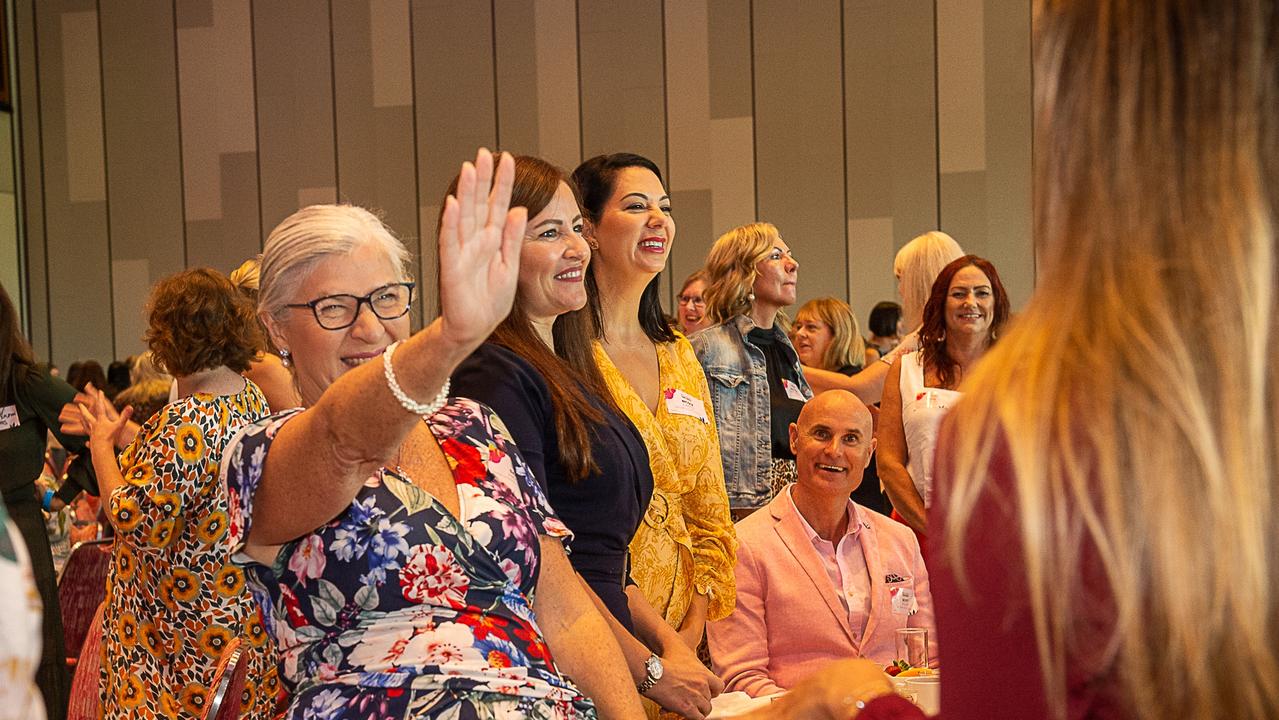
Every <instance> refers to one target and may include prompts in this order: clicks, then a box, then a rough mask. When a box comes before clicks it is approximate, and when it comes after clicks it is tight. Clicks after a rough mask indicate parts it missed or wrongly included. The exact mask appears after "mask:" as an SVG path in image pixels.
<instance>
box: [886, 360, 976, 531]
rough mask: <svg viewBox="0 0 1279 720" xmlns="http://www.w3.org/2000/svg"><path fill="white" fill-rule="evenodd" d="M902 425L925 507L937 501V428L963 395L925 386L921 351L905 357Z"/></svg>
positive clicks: (912, 472) (909, 464)
mask: <svg viewBox="0 0 1279 720" xmlns="http://www.w3.org/2000/svg"><path fill="white" fill-rule="evenodd" d="M898 385H899V387H900V388H901V394H902V428H903V429H904V430H905V431H906V452H907V458H908V459H907V462H906V470H907V471H908V472H910V479H911V480H913V481H914V483H915V490H916V491H918V492H919V496H920V497H921V498H923V499H924V507H929V506H931V505H932V504H933V453H934V452H935V451H936V449H937V429H938V427H940V426H941V419H942V418H943V417H945V416H946V413H947V412H950V409H951V408H952V407H954V405H955V403H956V402H958V401H959V398H960V397H961V396H962V393H960V392H959V391H958V390H946V389H943V388H933V387H925V386H924V355H923V353H922V352H920V351H915V352H913V353H907V354H906V355H903V356H902V374H901V381H900V383H899V384H898Z"/></svg>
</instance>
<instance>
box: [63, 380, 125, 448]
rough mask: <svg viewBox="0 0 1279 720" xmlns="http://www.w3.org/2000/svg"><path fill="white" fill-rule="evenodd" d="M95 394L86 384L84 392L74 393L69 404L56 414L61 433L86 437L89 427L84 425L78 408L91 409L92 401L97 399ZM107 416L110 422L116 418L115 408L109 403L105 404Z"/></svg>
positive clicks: (95, 390) (91, 384) (94, 390)
mask: <svg viewBox="0 0 1279 720" xmlns="http://www.w3.org/2000/svg"><path fill="white" fill-rule="evenodd" d="M97 393H98V389H97V388H95V387H94V386H93V383H86V384H85V386H84V390H81V391H80V392H78V393H76V395H75V398H74V399H72V400H71V402H69V403H67V404H66V405H63V406H62V410H61V411H60V412H59V413H58V423H59V424H60V425H61V426H62V432H64V433H66V434H68V435H84V436H88V434H89V426H88V425H85V423H84V416H83V415H81V414H80V406H81V405H83V406H85V407H87V408H91V407H93V401H94V399H95V398H96V397H97ZM107 415H108V417H110V418H111V419H112V420H114V419H115V418H116V411H115V408H114V407H113V406H112V405H111V404H110V403H107Z"/></svg>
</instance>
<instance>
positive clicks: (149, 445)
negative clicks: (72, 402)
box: [100, 380, 279, 720]
mask: <svg viewBox="0 0 1279 720" xmlns="http://www.w3.org/2000/svg"><path fill="white" fill-rule="evenodd" d="M268 412H269V411H268V409H267V404H266V398H265V397H263V395H262V391H261V390H259V389H258V387H257V386H256V385H254V384H253V383H251V382H249V381H247V380H246V381H245V387H244V389H243V390H242V391H240V392H239V393H236V394H234V395H208V394H203V393H199V394H196V395H192V396H190V397H188V398H185V399H182V400H179V401H176V402H173V403H171V404H169V405H167V406H165V408H164V409H163V410H161V411H160V412H158V413H156V414H155V415H153V416H152V417H151V419H150V420H148V421H147V422H146V424H144V425H143V426H142V428H141V429H140V430H139V431H138V434H137V437H136V438H134V441H133V442H132V443H131V444H130V445H129V446H128V447H127V448H125V449H124V451H123V452H122V453H121V454H120V457H119V463H120V471H121V473H122V474H123V475H124V483H123V484H122V485H120V487H118V488H116V489H115V491H114V492H112V494H111V498H110V504H109V508H110V513H111V517H112V522H113V524H114V525H115V527H116V540H115V544H114V547H113V551H112V552H113V557H112V561H111V568H110V575H109V576H108V579H107V598H106V602H107V605H106V612H105V614H104V615H103V629H104V632H103V642H102V646H103V663H102V678H101V682H100V686H101V689H102V698H103V710H104V715H103V717H105V718H108V719H110V718H121V719H123V718H130V719H136V718H144V719H149V718H184V719H189V720H199V719H200V718H203V717H204V710H205V705H206V703H207V702H208V700H209V685H210V683H211V681H212V679H213V675H214V672H215V671H216V669H217V663H218V660H219V658H220V657H221V655H222V650H223V649H224V648H225V647H226V646H227V644H228V643H230V642H231V640H232V639H233V638H235V637H237V636H238V637H240V638H241V640H242V643H243V645H244V647H246V648H247V649H248V651H249V673H248V678H249V679H248V680H247V681H246V683H245V688H244V693H243V695H242V696H241V697H239V698H234V699H229V700H230V701H231V702H235V703H238V704H239V706H240V708H241V715H240V717H242V718H249V719H250V720H265V719H266V718H269V717H271V715H272V711H273V710H274V708H275V701H276V697H277V695H278V691H279V682H278V677H277V670H276V668H275V653H274V649H273V647H272V646H271V643H270V642H268V638H267V636H266V632H265V629H264V627H263V624H262V618H261V615H260V613H259V611H258V607H257V605H256V604H255V603H254V601H253V598H252V596H250V595H249V593H248V591H247V589H246V587H245V575H244V570H243V569H241V568H240V567H238V566H237V565H235V564H234V563H232V562H231V554H232V548H231V543H230V538H229V534H228V527H227V495H226V491H225V489H224V488H223V486H222V483H221V482H220V481H219V474H218V467H219V465H220V464H221V461H222V455H223V448H224V446H225V445H226V443H227V441H228V440H229V439H230V438H231V436H232V435H233V434H234V433H235V432H236V431H237V430H238V429H239V428H240V427H241V426H243V425H245V424H247V423H251V422H255V421H257V420H259V419H261V418H263V417H265V416H266V415H267V413H268Z"/></svg>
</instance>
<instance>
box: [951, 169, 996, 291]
mask: <svg viewBox="0 0 1279 720" xmlns="http://www.w3.org/2000/svg"><path fill="white" fill-rule="evenodd" d="M987 217H988V216H987V212H986V172H985V171H984V170H979V171H976V172H962V173H942V174H941V223H942V224H941V229H942V230H944V231H946V232H947V233H949V234H950V235H951V237H953V238H955V240H957V241H958V242H959V245H960V247H962V248H963V249H964V252H967V253H972V254H974V255H981V256H982V257H985V258H987V259H988V260H990V261H991V262H993V263H995V266H996V267H1000V266H1001V265H1002V264H1003V258H1001V257H992V256H991V254H990V250H991V247H990V242H989V238H988V235H989V227H988V225H987V222H988V221H987ZM1001 269H1002V268H1001Z"/></svg>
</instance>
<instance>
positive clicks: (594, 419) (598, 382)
mask: <svg viewBox="0 0 1279 720" xmlns="http://www.w3.org/2000/svg"><path fill="white" fill-rule="evenodd" d="M457 183H458V178H456V177H454V178H453V182H452V183H451V184H450V185H449V189H448V193H447V194H448V195H454V194H456V193H457ZM560 183H564V184H565V185H567V186H568V188H569V190H571V191H572V193H573V197H574V199H576V200H577V201H578V206H579V207H580V206H581V197H580V195H579V194H578V190H577V187H576V186H575V185H574V183H573V179H572V178H570V177H569V176H568V173H566V172H565V171H564V170H562V169H560V168H558V167H556V166H554V165H552V164H551V163H548V162H546V161H545V160H543V159H541V158H538V157H532V156H528V155H516V156H515V183H514V186H513V187H512V188H511V207H523V208H525V209H527V210H528V217H529V219H530V220H531V219H533V218H534V217H535V216H537V214H538V213H540V212H542V211H543V210H545V209H546V206H547V205H549V204H550V203H551V200H552V199H553V198H554V197H555V193H556V192H557V191H558V190H559V187H560ZM441 207H443V203H441ZM588 267H589V266H588ZM588 278H589V275H588ZM595 328H596V322H595V320H594V316H593V315H592V314H591V313H590V312H589V311H588V309H587V308H583V309H581V310H576V311H574V312H569V313H565V314H563V315H560V316H559V317H558V318H556V319H555V324H554V325H553V326H552V329H551V334H552V337H553V340H554V343H555V347H553V348H548V347H547V346H546V343H545V342H543V341H542V338H541V336H539V335H538V334H537V331H536V330H534V329H533V323H532V322H531V321H530V320H529V317H528V315H527V314H526V313H525V311H524V298H522V297H520V295H519V293H518V292H517V293H516V295H515V303H514V304H513V305H512V306H511V312H510V313H509V314H507V316H506V318H505V319H504V320H502V322H501V323H500V324H498V326H497V328H496V329H494V330H493V334H492V335H490V336H489V341H490V342H492V343H494V344H496V345H501V346H502V347H504V348H506V349H508V350H510V351H511V352H513V353H515V354H516V355H519V356H520V357H522V358H524V360H525V361H526V362H528V363H529V364H530V365H532V366H533V369H535V370H537V372H538V374H539V375H541V376H542V379H543V380H545V381H546V386H547V387H548V388H549V389H550V392H551V410H552V413H553V416H554V420H555V434H556V435H557V436H558V439H559V452H560V462H561V463H562V464H563V465H564V470H565V473H564V474H565V476H566V477H567V478H568V479H569V481H570V482H578V481H580V480H584V479H585V478H586V477H587V476H588V475H590V474H591V473H593V472H598V471H599V465H598V464H596V462H595V458H594V456H593V454H592V452H591V445H592V444H593V439H594V438H593V430H592V427H593V426H596V425H600V424H602V423H603V422H604V415H603V413H602V412H601V411H600V410H599V408H598V407H596V406H595V405H594V404H593V403H592V402H591V401H590V399H588V396H587V393H591V394H594V395H595V396H596V398H598V399H599V401H600V402H602V403H603V404H604V405H605V406H606V407H608V408H610V409H613V410H616V406H615V405H614V403H613V400H612V395H611V394H610V393H609V390H608V386H607V385H606V384H605V383H604V377H603V376H602V375H601V374H600V371H599V368H598V367H597V366H596V365H595V351H594V348H593V347H592V345H591V340H592V339H593V338H594V337H595V334H596V331H595Z"/></svg>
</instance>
